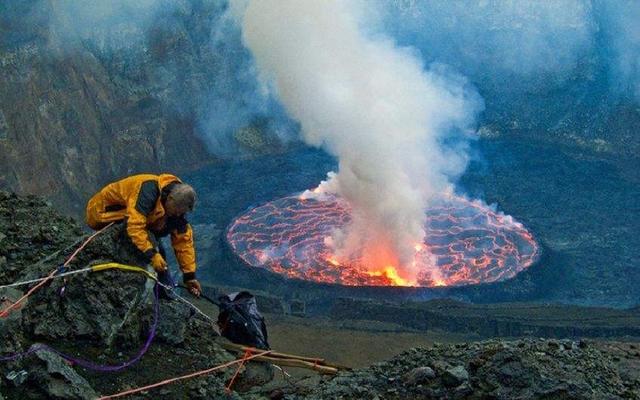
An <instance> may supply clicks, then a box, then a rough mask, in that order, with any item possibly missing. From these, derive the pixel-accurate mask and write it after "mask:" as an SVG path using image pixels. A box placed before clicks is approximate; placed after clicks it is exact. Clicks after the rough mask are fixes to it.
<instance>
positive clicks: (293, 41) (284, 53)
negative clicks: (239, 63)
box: [243, 0, 482, 281]
mask: <svg viewBox="0 0 640 400" xmlns="http://www.w3.org/2000/svg"><path fill="white" fill-rule="evenodd" d="M360 4H361V3H359V2H335V1H297V0H296V1H280V0H278V1H252V2H250V3H249V5H248V6H247V8H246V10H245V13H244V20H243V39H244V42H245V43H246V45H247V47H248V48H249V49H250V50H251V52H252V53H253V55H254V57H255V59H256V62H257V65H258V67H259V69H260V72H261V74H262V76H263V78H264V80H265V82H266V83H267V87H268V88H269V89H270V90H273V91H274V92H275V93H276V94H277V96H278V97H279V99H280V100H281V102H282V103H283V105H284V106H285V108H286V109H287V111H288V112H289V114H290V115H291V116H292V117H293V118H294V119H296V120H297V121H299V123H300V124H301V127H302V134H303V137H304V140H305V141H306V142H307V143H308V144H310V145H314V146H321V147H323V148H324V149H325V150H327V151H328V152H330V153H331V154H333V155H335V156H337V158H338V161H339V169H338V171H337V173H335V174H330V175H329V178H328V180H327V182H325V183H324V184H323V185H322V186H321V188H320V191H322V192H324V191H329V192H335V193H336V194H338V195H339V196H340V198H342V199H344V200H345V201H346V202H347V203H348V204H349V207H350V208H351V214H350V221H349V224H347V225H343V226H340V227H337V228H336V230H335V231H334V232H333V233H332V234H331V237H330V239H328V241H327V245H328V246H330V247H331V248H332V249H333V252H334V253H335V254H336V256H338V257H339V258H344V259H354V258H357V259H363V261H364V265H367V266H369V268H370V269H371V271H379V270H381V269H383V268H385V267H387V266H389V265H394V266H398V267H399V275H400V276H401V277H402V279H405V280H408V281H416V279H417V274H418V272H419V271H418V269H417V268H415V266H414V263H413V261H414V253H415V246H416V244H420V243H423V242H424V237H425V230H424V215H425V210H426V208H427V206H428V205H429V201H430V199H432V198H433V197H434V196H435V195H436V194H438V193H441V192H443V191H445V190H447V188H448V187H449V186H450V181H451V178H452V177H456V176H458V175H459V174H460V173H462V172H463V171H464V168H465V166H466V162H467V157H466V153H465V151H464V148H465V146H464V140H460V139H462V138H464V136H465V135H468V134H469V132H468V130H467V129H468V127H469V126H470V125H471V124H472V123H473V121H474V117H475V114H476V112H477V111H478V110H479V109H480V108H481V104H482V102H481V100H480V99H479V96H478V95H477V94H476V92H475V91H474V90H473V89H471V88H470V87H469V85H468V84H467V82H466V80H465V79H464V78H462V77H460V76H456V75H453V74H451V73H450V72H448V71H447V69H446V68H445V67H444V66H442V65H432V66H430V67H429V68H426V67H425V66H424V64H423V62H422V61H421V60H420V59H419V58H418V57H416V55H415V52H414V51H413V50H412V49H410V48H399V47H397V46H396V45H395V44H394V43H393V42H392V41H391V40H390V39H388V38H385V37H368V36H367V35H366V34H365V33H363V32H362V30H361V29H360V26H359V22H361V21H359V17H360V16H361V13H360V10H358V9H357V6H358V5H360ZM452 137H455V138H456V139H457V140H453V141H449V143H455V145H453V146H452V145H445V144H444V143H445V142H446V141H447V140H446V139H450V138H452Z"/></svg>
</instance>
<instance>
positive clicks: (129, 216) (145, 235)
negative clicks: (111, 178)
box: [86, 174, 196, 281]
mask: <svg viewBox="0 0 640 400" xmlns="http://www.w3.org/2000/svg"><path fill="white" fill-rule="evenodd" d="M176 183H181V181H180V179H178V178H177V177H175V176H173V175H169V174H161V175H151V174H141V175H133V176H130V177H127V178H124V179H122V180H119V181H117V182H113V183H110V184H108V185H107V186H105V187H104V188H102V190H100V191H99V192H98V193H97V194H96V195H95V196H93V197H92V198H91V200H89V203H88V204H87V210H86V221H87V225H89V226H90V227H91V228H93V229H100V228H102V227H103V226H105V225H107V224H109V223H110V222H114V221H122V220H124V221H125V223H126V230H127V234H128V235H129V237H130V238H131V241H132V242H133V244H135V245H136V247H137V248H138V249H140V251H142V252H143V253H144V254H145V256H147V257H148V258H149V260H151V258H152V257H153V256H154V254H155V253H157V252H158V250H157V249H156V248H155V246H154V245H153V242H152V241H151V240H150V238H149V231H151V232H152V233H153V234H154V235H156V236H158V237H162V236H166V235H168V234H171V245H172V246H173V250H174V252H175V255H176V259H177V260H178V264H179V265H180V269H181V270H182V272H183V274H184V280H185V281H188V280H190V279H195V271H196V253H195V249H194V247H193V231H192V229H191V225H189V223H188V222H187V220H186V219H185V217H184V215H181V216H177V217H169V216H167V215H166V214H165V210H164V206H163V203H164V200H165V199H166V196H167V195H168V193H169V191H170V189H171V186H172V185H173V184H176Z"/></svg>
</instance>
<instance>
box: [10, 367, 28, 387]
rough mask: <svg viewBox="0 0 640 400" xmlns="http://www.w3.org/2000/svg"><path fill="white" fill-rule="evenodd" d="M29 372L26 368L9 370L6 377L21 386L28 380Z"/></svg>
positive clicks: (15, 384)
mask: <svg viewBox="0 0 640 400" xmlns="http://www.w3.org/2000/svg"><path fill="white" fill-rule="evenodd" d="M28 376H29V373H28V372H27V371H25V370H20V371H13V370H12V371H9V373H8V374H7V376H6V378H7V380H8V381H9V382H11V383H12V384H13V385H14V386H20V385H22V384H23V383H24V381H26V380H27V377H28Z"/></svg>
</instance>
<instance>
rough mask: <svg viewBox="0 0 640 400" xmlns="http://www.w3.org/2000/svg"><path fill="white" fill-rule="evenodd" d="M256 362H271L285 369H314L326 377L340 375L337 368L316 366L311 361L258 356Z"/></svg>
mask: <svg viewBox="0 0 640 400" xmlns="http://www.w3.org/2000/svg"><path fill="white" fill-rule="evenodd" d="M270 354H273V353H270ZM254 360H256V361H265V362H270V363H273V364H276V365H282V366H285V367H298V368H307V369H312V370H314V371H316V372H319V373H321V374H325V375H335V374H337V373H338V369H337V368H333V367H328V366H326V365H321V364H315V363H312V362H309V361H303V360H297V359H293V358H279V357H268V356H258V357H255V358H254Z"/></svg>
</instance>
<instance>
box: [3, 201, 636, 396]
mask: <svg viewBox="0 0 640 400" xmlns="http://www.w3.org/2000/svg"><path fill="white" fill-rule="evenodd" d="M0 228H1V230H0V232H1V233H2V236H0V260H4V261H3V262H2V265H1V267H2V268H0V284H7V283H10V282H14V281H17V280H25V279H31V278H34V277H39V276H42V275H45V274H46V273H48V272H49V271H51V270H52V268H55V267H56V266H58V265H60V264H62V263H63V262H64V260H65V259H66V258H67V257H68V256H69V255H70V254H71V253H72V251H73V249H74V248H76V247H77V246H78V245H79V243H80V242H81V239H82V238H83V236H82V230H81V229H80V227H79V225H78V224H77V223H76V222H74V221H73V220H70V219H68V218H65V217H61V216H60V215H59V214H57V213H56V212H55V211H54V210H53V209H51V208H50V207H48V206H47V204H46V203H45V202H44V201H43V200H41V199H38V198H32V197H17V196H14V195H11V194H8V193H0ZM85 237H86V236H85ZM131 246H132V245H131V244H129V243H128V242H126V241H125V240H123V239H122V232H121V227H120V226H114V227H112V228H109V229H108V230H106V231H105V232H104V233H103V234H101V235H100V236H98V237H96V239H94V240H93V241H92V242H91V243H90V244H89V245H88V246H87V247H86V248H85V249H84V250H83V251H82V252H81V253H79V255H78V256H77V257H76V258H75V259H74V260H73V261H72V262H71V263H70V264H69V269H70V270H76V269H79V268H83V267H86V266H88V265H93V264H96V263H100V262H106V261H117V262H121V263H126V264H133V265H144V261H143V260H141V259H140V258H139V257H138V255H137V253H136V251H135V250H134V249H133V248H132V247H131ZM150 283H151V282H149V281H147V279H145V278H144V277H143V276H142V275H137V274H134V273H126V272H119V271H107V272H95V273H91V274H82V275H75V276H73V277H70V278H69V279H68V280H67V282H66V283H65V282H63V281H62V280H54V281H53V282H51V283H49V284H47V285H46V286H45V287H43V288H42V289H40V290H39V291H37V292H35V294H33V295H32V296H31V297H30V298H29V299H28V301H27V302H26V303H25V304H24V305H23V306H22V307H20V308H19V309H17V310H15V311H14V312H13V313H11V314H9V315H8V316H7V317H5V318H2V319H0V354H1V355H2V356H6V355H9V354H12V353H15V352H21V351H26V350H29V349H32V350H35V351H34V353H33V354H31V355H29V356H27V357H24V358H21V359H17V360H15V361H2V362H0V399H95V398H98V397H99V396H100V395H108V394H113V393H117V392H120V391H123V390H126V389H130V388H135V387H139V386H143V385H147V384H150V383H154V382H157V381H160V380H163V379H167V378H171V377H175V376H177V375H181V374H185V373H190V372H193V371H197V370H201V369H205V368H210V367H212V366H215V365H218V364H221V363H224V362H226V361H231V360H234V359H236V357H237V355H236V354H232V353H230V352H228V351H226V350H224V349H223V348H222V347H221V342H222V341H223V339H222V338H220V337H218V336H216V334H215V333H214V331H213V328H212V326H211V323H210V322H209V321H207V320H206V319H203V318H201V317H199V316H197V315H195V314H194V313H193V311H191V309H190V308H189V307H188V306H185V305H183V304H182V303H180V302H177V301H172V302H168V301H165V300H160V301H159V320H158V328H157V335H156V337H155V340H154V341H153V343H152V345H151V347H150V349H149V350H148V352H147V353H146V354H145V355H144V356H143V357H142V359H141V360H140V361H139V362H137V363H135V364H133V365H131V366H130V367H128V368H126V369H124V370H122V371H118V372H95V371H90V370H87V369H85V368H83V367H80V366H79V365H77V364H74V363H69V362H67V361H65V360H64V359H63V358H62V357H61V356H60V355H58V354H56V353H53V352H50V351H47V350H44V349H41V348H40V349H37V348H34V347H33V346H34V345H37V344H47V345H50V346H52V347H54V348H55V349H57V350H58V351H63V352H66V353H67V354H68V355H70V356H72V357H76V358H83V359H87V360H90V361H93V362H94V363H98V364H102V365H112V366H113V365H119V364H122V363H123V362H125V361H126V360H128V359H131V358H132V357H134V356H135V355H136V353H137V352H138V350H139V349H140V348H141V347H142V346H143V344H144V342H145V340H146V339H147V337H148V335H149V331H150V328H151V326H152V324H153V319H154V318H153V315H154V312H153V309H154V295H153V288H152V285H151V284H150ZM63 286H64V287H65V291H64V294H63V295H60V289H61V288H62V287H63ZM25 289H26V288H25V287H21V288H14V289H7V288H5V289H0V296H2V297H4V298H5V299H4V300H3V305H2V306H3V308H4V307H5V306H6V305H8V304H9V301H11V300H15V299H17V298H18V297H19V296H20V295H22V293H23V292H22V290H25ZM260 299H262V297H258V300H259V301H263V302H264V306H265V307H266V308H267V309H269V310H270V311H271V312H276V313H278V312H279V313H287V312H292V311H293V310H292V309H288V310H287V309H286V307H285V308H283V307H282V305H279V303H278V302H277V301H276V302H274V301H273V299H271V300H270V299H268V297H264V299H266V300H264V299H263V300H260ZM269 301H271V302H272V303H269ZM198 304H200V303H198ZM211 308H212V307H211V306H210V307H209V309H206V311H207V313H210V314H211V315H214V311H213V310H212V309H211ZM296 318H300V317H296ZM292 321H293V320H291V321H288V323H289V324H290V325H289V327H290V328H288V329H284V330H283V329H280V330H278V329H274V332H279V333H278V335H279V336H282V337H278V338H274V339H273V343H277V344H278V345H279V346H283V348H278V350H281V351H287V350H296V351H297V350H298V348H295V346H293V347H289V346H286V344H287V343H292V342H296V341H300V342H302V341H303V340H302V339H303V338H302V336H304V339H305V340H309V339H310V338H309V337H307V336H309V335H314V334H317V335H322V336H327V337H328V336H330V335H331V332H330V331H329V329H330V328H329V327H328V326H324V327H323V329H318V330H313V329H292V328H291V326H294V325H291V323H292ZM317 321H318V323H320V322H319V320H317ZM313 322H314V320H312V319H309V320H305V321H304V324H305V327H306V328H309V327H310V326H312V325H311V324H312V323H313ZM293 323H295V321H293ZM358 323H361V322H358ZM363 326H364V325H363ZM382 328H384V329H388V327H386V328H385V327H381V332H382V331H384V329H382ZM351 329H352V330H354V329H357V324H355V323H354V324H353V325H352V326H351ZM386 332H387V333H388V334H387V336H388V337H386V339H387V340H390V341H392V340H393V338H394V337H396V338H398V340H400V336H398V335H399V334H398V332H396V331H394V330H393V329H391V330H387V331H386ZM285 335H288V336H290V337H289V338H287V340H284V338H283V337H284V336H285ZM296 335H298V336H300V337H298V336H296ZM407 337H410V336H403V339H402V340H405V341H406V340H407ZM457 338H458V340H461V339H462V338H461V336H458V337H457ZM318 339H320V338H318ZM324 339H326V338H323V340H324ZM367 340H371V338H370V337H369V338H368V339H367ZM318 342H321V343H329V344H326V346H329V345H330V343H331V341H330V340H324V341H321V340H318ZM371 343H374V342H371ZM378 343H380V342H378ZM372 345H373V344H372ZM406 345H407V346H408V345H409V344H408V343H406ZM422 345H425V347H422V348H415V349H411V350H409V351H406V352H404V353H402V354H400V355H398V356H396V357H394V358H392V359H390V360H389V361H385V362H382V363H377V364H373V365H371V366H369V367H364V368H361V369H357V370H345V371H343V372H341V373H339V374H338V375H337V376H335V377H327V376H324V377H320V376H317V375H314V374H311V375H310V376H309V375H308V374H307V375H306V376H302V375H300V374H295V373H292V375H293V376H292V377H288V378H284V377H283V376H282V374H280V373H276V374H275V375H273V370H272V369H271V367H269V366H264V365H262V366H260V365H257V364H250V366H249V367H248V368H243V369H242V370H241V373H240V376H239V380H238V381H237V382H236V383H235V385H234V389H235V390H236V391H233V392H229V393H227V392H226V391H225V386H226V384H227V383H228V381H229V380H230V378H231V376H232V375H233V373H234V372H235V368H231V369H225V370H223V371H221V372H220V373H217V374H213V375H209V376H207V377H200V378H194V379H190V380H186V381H184V382H181V383H178V384H173V385H167V386H163V387H161V388H158V389H153V390H149V391H146V392H143V393H141V394H139V395H135V396H131V398H140V399H142V398H155V397H157V396H161V397H162V398H167V399H184V398H194V399H211V398H235V399H307V398H308V399H327V398H343V399H362V398H371V399H375V398H378V399H417V398H424V399H457V398H460V399H511V398H521V399H529V398H537V399H605V398H607V399H608V398H611V399H617V398H622V399H640V376H639V375H640V345H638V344H637V343H623V342H610V341H607V342H596V341H584V340H582V341H580V340H576V341H569V340H545V339H538V340H531V339H523V340H519V341H508V340H492V341H485V342H467V343H459V344H451V343H450V344H430V343H426V344H425V343H424V342H422ZM285 346H286V348H284V347H285ZM403 346H404V345H403ZM303 348H307V349H309V351H314V352H315V351H320V349H317V348H311V347H308V346H303ZM362 351H364V352H366V349H365V350H362Z"/></svg>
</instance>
